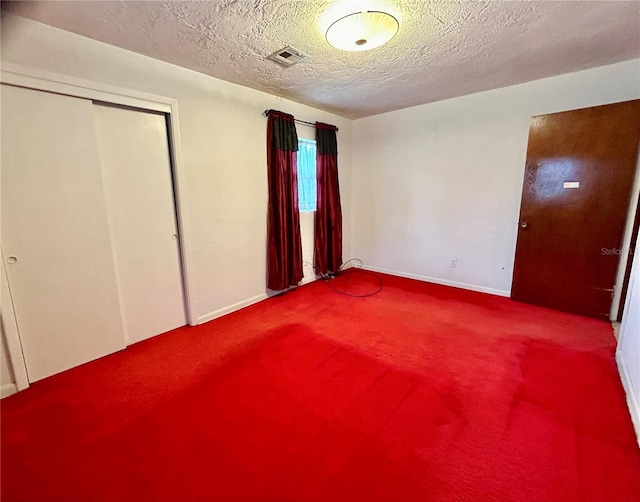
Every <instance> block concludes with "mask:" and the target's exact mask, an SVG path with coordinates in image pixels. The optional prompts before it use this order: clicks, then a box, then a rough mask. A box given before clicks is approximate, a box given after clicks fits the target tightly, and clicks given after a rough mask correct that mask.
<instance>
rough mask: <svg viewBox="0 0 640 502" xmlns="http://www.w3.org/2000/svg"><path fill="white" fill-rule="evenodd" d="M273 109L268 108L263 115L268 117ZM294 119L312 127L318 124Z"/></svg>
mask: <svg viewBox="0 0 640 502" xmlns="http://www.w3.org/2000/svg"><path fill="white" fill-rule="evenodd" d="M271 111H276V110H272V109H271V108H269V109H268V110H265V111H263V112H262V115H264V116H265V117H268V116H269V112H271ZM293 121H294V122H297V123H298V124H304V125H308V126H311V127H314V128H315V126H316V124H315V123H314V122H307V121H306V120H298V119H295V118H294V119H293ZM338 130H339V129H338V128H337V127H336V131H338Z"/></svg>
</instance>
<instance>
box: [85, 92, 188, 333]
mask: <svg viewBox="0 0 640 502" xmlns="http://www.w3.org/2000/svg"><path fill="white" fill-rule="evenodd" d="M93 111H94V123H95V131H96V138H97V141H98V149H99V152H100V162H101V167H102V178H103V183H104V191H105V197H106V202H107V213H108V215H109V226H110V230H111V242H112V245H113V253H114V259H115V265H116V276H117V280H118V290H119V296H120V305H121V309H122V316H123V321H124V331H125V338H126V342H127V344H128V345H129V344H132V343H135V342H138V341H141V340H144V339H146V338H149V337H152V336H155V335H158V334H160V333H164V332H166V331H169V330H172V329H174V328H177V327H180V326H184V325H185V324H186V314H185V307H184V294H183V287H182V275H181V267H180V253H179V242H178V230H177V224H176V214H175V203H174V194H173V184H172V175H171V160H170V154H169V143H168V136H167V128H166V121H165V116H164V115H163V114H161V113H154V112H146V111H141V110H134V109H128V108H122V107H116V106H110V105H102V104H98V103H96V104H94V109H93Z"/></svg>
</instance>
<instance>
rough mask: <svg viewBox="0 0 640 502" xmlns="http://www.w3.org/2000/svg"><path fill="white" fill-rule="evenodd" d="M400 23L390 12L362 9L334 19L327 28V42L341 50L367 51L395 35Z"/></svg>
mask: <svg viewBox="0 0 640 502" xmlns="http://www.w3.org/2000/svg"><path fill="white" fill-rule="evenodd" d="M399 28H400V24H399V23H398V20H397V19H396V18H395V17H393V16H392V15H391V14H387V13H386V12H380V11H364V12H355V13H353V14H349V15H348V16H345V17H343V18H340V19H338V20H337V21H335V22H334V23H333V24H332V25H331V26H329V29H328V30H327V34H326V37H327V42H329V43H330V44H331V45H333V46H334V47H335V48H336V49H341V50H343V51H368V50H370V49H375V48H376V47H380V46H381V45H384V44H386V43H387V42H388V41H389V40H391V39H392V38H393V37H395V36H396V33H398V29H399Z"/></svg>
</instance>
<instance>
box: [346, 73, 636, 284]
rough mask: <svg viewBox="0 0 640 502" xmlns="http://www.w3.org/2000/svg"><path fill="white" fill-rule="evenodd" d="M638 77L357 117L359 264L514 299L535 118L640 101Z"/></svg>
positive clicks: (540, 83) (599, 78)
mask: <svg viewBox="0 0 640 502" xmlns="http://www.w3.org/2000/svg"><path fill="white" fill-rule="evenodd" d="M639 70H640V60H633V61H627V62H623V63H618V64H614V65H610V66H606V67H600V68H596V69H593V70H587V71H582V72H577V73H571V74H567V75H561V76H558V77H552V78H548V79H543V80H537V81H534V82H529V83H526V84H521V85H516V86H512V87H506V88H503V89H497V90H493V91H488V92H483V93H478V94H473V95H469V96H463V97H460V98H455V99H450V100H446V101H440V102H437V103H432V104H428V105H423V106H417V107H413V108H408V109H405V110H399V111H395V112H390V113H385V114H382V115H377V116H373V117H368V118H364V119H359V120H356V121H355V122H354V124H353V141H354V143H353V180H352V183H353V185H352V186H353V192H352V197H353V199H352V203H353V218H352V238H353V240H352V250H353V254H354V256H357V257H359V258H361V259H362V260H363V261H364V262H365V264H366V266H368V267H370V268H374V269H379V270H384V271H391V272H393V273H396V274H399V275H406V276H412V277H417V278H423V279H427V280H431V281H434V282H440V283H444V284H453V285H457V286H461V287H466V288H470V289H476V290H481V291H488V292H492V293H497V294H503V295H509V293H510V289H511V278H512V273H513V262H514V253H515V244H516V236H517V221H518V214H519V209H520V196H521V191H522V180H523V175H524V164H525V160H526V150H527V138H528V132H529V119H530V117H531V116H534V115H541V114H546V113H553V112H558V111H562V110H571V109H576V108H584V107H588V106H596V105H600V104H605V103H612V102H617V101H626V100H631V99H637V98H640V71H639ZM453 258H456V259H457V260H458V263H457V267H456V268H451V266H450V265H451V260H452V259H453Z"/></svg>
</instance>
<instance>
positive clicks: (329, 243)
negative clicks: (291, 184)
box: [314, 122, 342, 274]
mask: <svg viewBox="0 0 640 502" xmlns="http://www.w3.org/2000/svg"><path fill="white" fill-rule="evenodd" d="M337 130H338V129H337V128H336V127H335V126H332V125H329V124H323V123H321V122H317V123H316V174H317V181H318V183H317V190H318V191H317V204H316V216H315V226H316V229H315V239H314V265H315V270H316V272H317V273H319V274H326V273H327V272H337V271H338V270H339V268H340V266H341V265H342V208H341V206H340V188H339V184H338V145H337V138H336V131H337Z"/></svg>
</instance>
